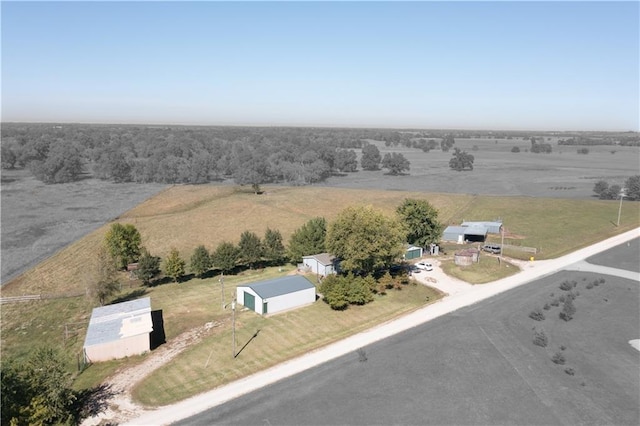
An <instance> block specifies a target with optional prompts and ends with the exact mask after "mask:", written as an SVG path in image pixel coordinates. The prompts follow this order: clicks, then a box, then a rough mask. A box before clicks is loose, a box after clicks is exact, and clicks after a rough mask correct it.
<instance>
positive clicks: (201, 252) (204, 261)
mask: <svg viewBox="0 0 640 426" xmlns="http://www.w3.org/2000/svg"><path fill="white" fill-rule="evenodd" d="M189 266H190V267H191V270H192V271H193V273H194V274H196V276H198V277H202V276H203V275H204V273H205V272H207V271H208V270H209V269H211V266H213V262H212V260H211V255H210V254H209V251H208V250H207V248H206V247H205V246H203V245H199V246H198V247H196V249H195V250H194V251H193V255H191V264H190V265H189Z"/></svg>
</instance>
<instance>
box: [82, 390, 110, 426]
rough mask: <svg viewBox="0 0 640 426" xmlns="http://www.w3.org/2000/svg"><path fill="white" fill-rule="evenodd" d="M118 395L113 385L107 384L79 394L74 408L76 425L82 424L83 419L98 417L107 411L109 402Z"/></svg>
mask: <svg viewBox="0 0 640 426" xmlns="http://www.w3.org/2000/svg"><path fill="white" fill-rule="evenodd" d="M116 394H117V392H116V391H114V390H113V389H112V388H111V385H106V384H101V385H98V386H96V387H93V388H90V389H84V390H81V391H80V392H78V393H77V394H76V398H77V399H76V401H75V404H74V408H73V411H74V416H75V418H76V424H80V421H81V420H82V419H86V418H88V417H93V416H97V415H98V414H100V413H102V412H103V411H105V410H106V409H107V408H108V407H109V400H110V399H111V398H112V397H113V396H114V395H116Z"/></svg>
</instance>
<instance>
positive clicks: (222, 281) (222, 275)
mask: <svg viewBox="0 0 640 426" xmlns="http://www.w3.org/2000/svg"><path fill="white" fill-rule="evenodd" d="M220 291H221V292H222V295H221V297H222V310H223V311H224V307H225V304H224V272H223V273H222V274H221V275H220Z"/></svg>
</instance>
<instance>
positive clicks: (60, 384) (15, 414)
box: [0, 348, 79, 425]
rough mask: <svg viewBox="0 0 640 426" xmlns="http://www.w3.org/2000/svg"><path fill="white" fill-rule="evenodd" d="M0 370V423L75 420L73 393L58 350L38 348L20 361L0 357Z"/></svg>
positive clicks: (69, 421)
mask: <svg viewBox="0 0 640 426" xmlns="http://www.w3.org/2000/svg"><path fill="white" fill-rule="evenodd" d="M0 369H1V370H2V371H1V373H0V382H1V386H0V394H1V397H2V410H1V411H0V413H1V420H2V424H6V425H51V424H76V423H77V421H78V420H79V419H78V415H77V412H76V410H75V401H76V400H77V395H76V394H75V392H74V391H73V390H72V388H71V384H72V377H71V375H70V374H69V373H68V372H67V371H66V369H65V368H64V362H63V359H62V356H61V355H60V353H59V352H58V351H56V350H54V349H51V348H39V349H37V350H35V351H33V352H32V353H31V354H30V355H29V356H28V358H27V359H26V360H25V361H22V362H19V361H16V360H4V359H3V361H2V364H1V367H0Z"/></svg>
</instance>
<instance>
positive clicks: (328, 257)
mask: <svg viewBox="0 0 640 426" xmlns="http://www.w3.org/2000/svg"><path fill="white" fill-rule="evenodd" d="M302 258H303V259H315V260H316V261H317V262H318V263H319V264H321V265H323V266H329V265H333V262H334V261H335V259H336V257H335V256H334V255H332V254H329V253H320V254H314V255H311V256H302Z"/></svg>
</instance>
